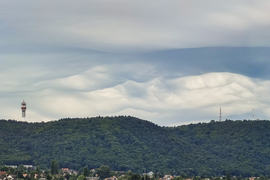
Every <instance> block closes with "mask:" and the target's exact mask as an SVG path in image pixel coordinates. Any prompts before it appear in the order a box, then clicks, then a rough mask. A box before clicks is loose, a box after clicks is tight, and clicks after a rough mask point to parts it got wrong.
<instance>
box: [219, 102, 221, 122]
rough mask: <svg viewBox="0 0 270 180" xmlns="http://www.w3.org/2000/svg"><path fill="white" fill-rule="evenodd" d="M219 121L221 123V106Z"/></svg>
mask: <svg viewBox="0 0 270 180" xmlns="http://www.w3.org/2000/svg"><path fill="white" fill-rule="evenodd" d="M219 121H221V105H220V110H219Z"/></svg>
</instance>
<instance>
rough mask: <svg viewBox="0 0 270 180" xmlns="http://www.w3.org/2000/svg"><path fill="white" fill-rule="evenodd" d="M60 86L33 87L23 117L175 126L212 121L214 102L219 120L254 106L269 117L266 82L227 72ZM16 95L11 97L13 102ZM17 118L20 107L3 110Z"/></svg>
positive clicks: (244, 113) (5, 115)
mask: <svg viewBox="0 0 270 180" xmlns="http://www.w3.org/2000/svg"><path fill="white" fill-rule="evenodd" d="M97 69H100V68H97ZM78 76H79V75H78ZM57 81H59V82H60V80H57ZM64 81H65V80H64ZM79 83H80V84H84V83H86V84H87V83H88V79H86V78H83V79H80V82H79ZM61 86H64V88H63V89H66V87H65V86H66V84H63V83H62V84H61V83H58V89H59V90H57V88H54V89H47V90H39V89H37V90H36V91H35V92H34V93H31V96H29V97H28V99H27V101H26V102H27V103H28V109H27V120H28V121H47V120H49V119H51V120H55V119H59V118H64V117H92V116H98V115H101V116H107V115H108V116H115V115H132V116H136V117H139V118H142V119H146V120H150V121H153V122H154V123H157V124H159V125H176V124H184V123H187V122H191V121H209V120H211V119H216V120H217V119H218V116H219V105H222V111H223V115H224V118H233V116H237V117H239V116H240V117H242V119H250V118H251V116H250V117H247V114H249V113H251V111H252V109H253V108H254V109H256V112H258V114H259V113H260V117H258V118H267V117H269V113H268V109H269V104H270V99H269V98H267V93H268V92H269V90H270V82H269V81H262V80H257V79H251V78H248V77H246V76H242V75H238V74H232V73H208V74H203V75H201V76H190V77H181V78H177V79H164V78H162V77H159V78H155V79H153V80H150V81H147V82H141V83H138V82H135V81H131V80H129V81H126V82H125V83H120V84H118V85H116V86H112V87H109V88H105V89H96V90H91V91H86V90H84V89H83V87H81V86H80V88H78V89H76V91H72V90H70V91H63V90H61ZM86 89H87V88H86ZM10 98H11V97H10ZM16 98H17V97H16ZM16 98H15V97H14V98H11V99H12V101H15V99H16ZM7 101H8V99H6V100H5V102H7ZM7 104H8V103H7ZM10 114H12V116H10ZM15 114H16V116H15ZM19 116H20V113H19V106H18V107H16V108H15V107H13V108H9V109H7V110H5V112H4V113H2V117H3V118H7V119H9V118H15V119H18V120H19V119H20V118H19Z"/></svg>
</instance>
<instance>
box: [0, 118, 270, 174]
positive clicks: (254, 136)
mask: <svg viewBox="0 0 270 180" xmlns="http://www.w3.org/2000/svg"><path fill="white" fill-rule="evenodd" d="M269 129H270V122H269V121H225V122H215V121H211V122H210V123H199V124H190V125H184V126H179V127H160V126H158V125H156V124H153V123H151V122H148V121H145V120H140V119H138V118H134V117H130V116H119V117H95V118H74V119H70V118H67V119H61V120H58V121H52V122H47V123H27V122H17V121H12V120H8V121H6V120H0V164H6V165H19V164H32V165H43V166H47V167H49V166H50V163H51V159H55V160H57V161H58V163H59V167H60V168H61V167H68V168H72V169H75V170H79V169H80V168H82V167H85V166H88V167H89V168H90V169H94V168H97V167H100V166H101V165H108V166H109V167H110V168H111V169H112V170H117V171H128V170H131V171H133V172H136V173H142V172H144V171H153V172H159V173H161V174H166V173H168V174H172V175H181V173H182V174H186V175H187V176H189V177H191V176H194V175H198V176H221V175H226V173H227V172H230V173H231V174H232V176H240V175H242V176H243V177H247V176H249V177H250V176H257V177H258V176H260V175H267V174H270V143H269V140H270V131H269Z"/></svg>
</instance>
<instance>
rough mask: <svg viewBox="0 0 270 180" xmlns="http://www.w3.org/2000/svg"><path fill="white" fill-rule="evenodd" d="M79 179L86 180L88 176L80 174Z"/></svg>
mask: <svg viewBox="0 0 270 180" xmlns="http://www.w3.org/2000/svg"><path fill="white" fill-rule="evenodd" d="M78 180H86V178H85V176H84V175H80V176H79V177H78Z"/></svg>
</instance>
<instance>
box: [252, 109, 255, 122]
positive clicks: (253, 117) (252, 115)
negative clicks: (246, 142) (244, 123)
mask: <svg viewBox="0 0 270 180" xmlns="http://www.w3.org/2000/svg"><path fill="white" fill-rule="evenodd" d="M252 120H253V121H254V120H255V119H254V108H253V112H252Z"/></svg>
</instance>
